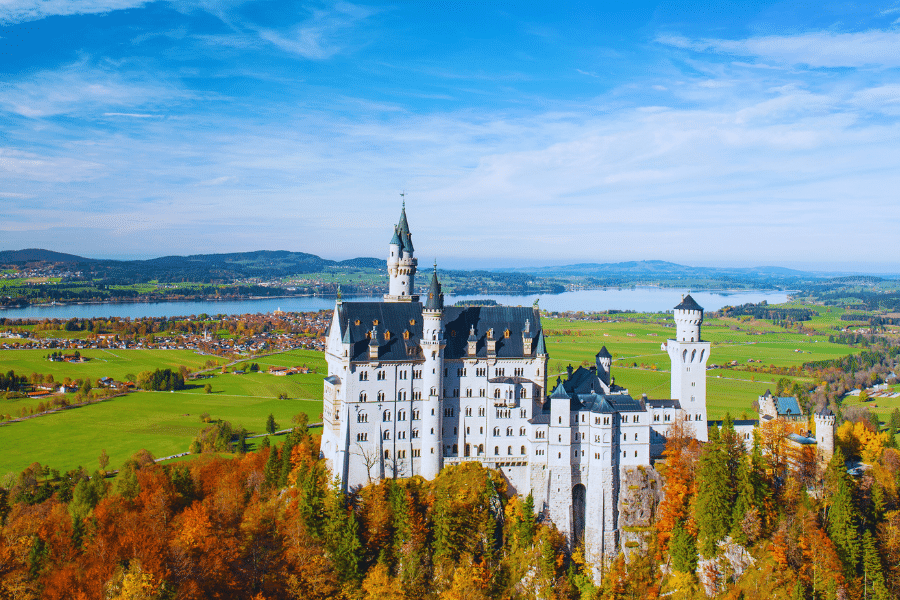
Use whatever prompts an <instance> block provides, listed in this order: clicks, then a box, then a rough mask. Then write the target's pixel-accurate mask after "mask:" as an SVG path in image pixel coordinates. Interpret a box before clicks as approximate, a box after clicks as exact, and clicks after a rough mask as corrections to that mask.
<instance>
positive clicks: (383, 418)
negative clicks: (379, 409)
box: [381, 410, 391, 423]
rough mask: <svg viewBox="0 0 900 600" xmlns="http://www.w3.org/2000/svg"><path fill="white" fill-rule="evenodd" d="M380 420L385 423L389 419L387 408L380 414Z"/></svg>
mask: <svg viewBox="0 0 900 600" xmlns="http://www.w3.org/2000/svg"><path fill="white" fill-rule="evenodd" d="M381 420H382V421H384V422H385V423H387V422H388V421H390V420H391V411H389V410H386V411H384V414H382V415H381Z"/></svg>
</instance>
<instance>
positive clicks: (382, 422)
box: [321, 206, 710, 564]
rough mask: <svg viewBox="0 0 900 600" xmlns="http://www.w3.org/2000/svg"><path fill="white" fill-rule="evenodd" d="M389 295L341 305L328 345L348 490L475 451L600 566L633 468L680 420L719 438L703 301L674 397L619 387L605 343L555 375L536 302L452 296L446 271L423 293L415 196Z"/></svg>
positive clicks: (330, 439)
mask: <svg viewBox="0 0 900 600" xmlns="http://www.w3.org/2000/svg"><path fill="white" fill-rule="evenodd" d="M387 268H388V273H389V278H390V285H389V290H388V294H386V295H385V296H384V301H383V302H342V301H341V300H340V299H338V301H337V305H336V306H335V310H334V316H333V318H332V322H331V327H330V330H329V333H328V337H327V342H326V349H325V356H326V361H327V364H328V377H327V378H326V379H325V383H324V410H323V420H324V429H323V433H322V442H321V448H322V455H323V457H324V458H325V459H327V461H328V464H329V468H330V469H331V470H332V472H333V474H334V475H336V476H337V477H338V478H339V479H340V482H341V485H342V486H343V488H344V489H345V490H348V489H352V488H355V487H358V486H362V485H365V484H366V483H369V482H371V481H377V480H379V479H381V478H385V477H409V476H413V475H421V476H423V477H425V478H427V479H431V478H433V477H435V476H436V475H437V474H438V472H439V471H440V470H441V468H442V467H444V466H447V465H453V464H458V463H462V462H466V461H477V462H480V463H481V464H482V465H484V466H485V467H489V468H495V469H499V470H500V471H502V473H503V475H504V476H505V478H506V480H507V481H508V483H509V489H510V491H511V492H513V493H519V494H523V495H524V494H528V493H529V492H530V493H531V494H533V497H534V501H535V507H536V509H537V510H538V511H539V512H541V513H542V514H543V515H544V516H545V517H546V518H548V519H550V520H552V521H553V522H554V523H555V524H556V526H557V527H558V528H559V529H560V530H561V531H562V532H564V533H565V534H566V535H567V536H568V538H569V540H570V541H571V542H572V543H573V544H574V543H577V542H580V541H583V542H584V546H585V553H586V557H587V558H588V559H589V560H591V561H593V562H594V563H595V564H598V563H602V562H603V561H604V560H607V559H609V558H612V557H614V556H616V555H617V554H618V552H619V548H620V543H621V539H620V537H621V536H620V534H621V531H622V526H623V525H622V524H621V523H620V489H621V488H622V486H623V483H622V482H623V478H624V477H625V474H626V472H628V471H633V470H634V469H638V468H642V467H649V466H651V464H652V463H651V460H652V459H655V458H659V457H661V456H662V453H663V450H664V449H665V443H666V436H667V434H668V431H669V428H670V426H671V425H672V423H674V422H676V421H679V420H684V421H689V422H691V423H692V424H693V423H696V425H694V426H693V429H694V433H695V435H696V436H697V438H698V439H700V440H702V441H706V440H707V414H706V363H707V361H708V359H709V353H710V343H709V342H704V341H702V338H701V325H702V323H703V309H702V308H701V307H700V306H699V305H698V304H697V303H696V302H695V301H694V299H693V298H691V296H689V295H688V296H686V297H685V298H684V299H683V300H682V301H681V303H680V304H678V305H677V306H676V307H675V309H674V319H675V325H676V333H675V337H674V338H673V339H670V340H667V341H666V342H665V343H663V344H662V349H663V350H665V351H666V352H667V353H668V354H669V357H670V359H671V361H672V369H671V399H665V400H658V399H649V398H647V397H646V395H644V396H642V397H640V398H634V397H632V396H631V395H630V394H629V392H628V390H627V389H625V388H623V387H621V386H619V385H616V383H615V378H614V377H613V375H612V368H611V365H612V356H611V355H610V353H609V352H608V351H607V349H606V348H605V347H603V348H601V349H600V351H599V352H598V353H597V355H596V356H595V364H594V365H593V366H591V367H590V368H587V369H586V368H584V367H579V368H578V369H572V367H569V368H568V371H567V373H566V378H565V379H562V378H556V380H555V381H554V382H552V383H551V384H550V386H549V387H548V380H547V377H548V374H547V366H548V360H549V355H548V352H547V344H546V340H545V338H544V332H543V329H542V326H541V317H540V312H539V311H538V309H537V308H529V307H526V308H522V307H506V306H467V307H458V306H445V305H444V297H443V293H442V292H441V284H440V282H439V280H438V277H437V269H436V268H435V271H434V273H432V275H431V284H430V286H429V289H428V296H427V297H426V298H425V299H424V302H421V301H420V298H419V297H418V296H416V295H415V294H414V289H415V288H414V284H415V277H416V271H417V260H416V258H415V256H414V249H413V244H412V236H411V233H410V229H409V223H408V222H407V218H406V208H405V206H404V208H403V210H402V212H401V215H400V221H399V223H398V224H397V225H396V226H395V228H394V235H393V238H392V239H391V242H390V244H389V255H388V261H387Z"/></svg>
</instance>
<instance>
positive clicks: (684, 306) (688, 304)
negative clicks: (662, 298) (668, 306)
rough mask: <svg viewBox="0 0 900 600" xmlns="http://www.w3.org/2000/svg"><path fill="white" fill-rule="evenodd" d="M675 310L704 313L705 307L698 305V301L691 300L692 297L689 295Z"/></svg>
mask: <svg viewBox="0 0 900 600" xmlns="http://www.w3.org/2000/svg"><path fill="white" fill-rule="evenodd" d="M675 310H699V311H702V310H703V307H702V306H700V305H699V304H697V301H696V300H694V299H693V298H691V295H690V294H688V295H687V296H685V297H684V298H682V299H681V304H679V305H678V306H676V307H675Z"/></svg>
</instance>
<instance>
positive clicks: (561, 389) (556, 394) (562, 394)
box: [550, 379, 569, 400]
mask: <svg viewBox="0 0 900 600" xmlns="http://www.w3.org/2000/svg"><path fill="white" fill-rule="evenodd" d="M568 397H569V392H567V391H566V388H565V386H564V385H563V382H562V380H561V379H560V380H559V384H558V385H557V386H556V389H555V390H553V393H552V394H550V399H551V400H552V399H554V398H568Z"/></svg>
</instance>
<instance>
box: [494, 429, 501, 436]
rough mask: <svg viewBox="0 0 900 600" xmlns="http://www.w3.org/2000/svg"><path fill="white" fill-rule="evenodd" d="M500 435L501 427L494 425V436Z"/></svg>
mask: <svg viewBox="0 0 900 600" xmlns="http://www.w3.org/2000/svg"><path fill="white" fill-rule="evenodd" d="M499 435H500V428H499V427H494V437H497V436H499Z"/></svg>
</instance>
